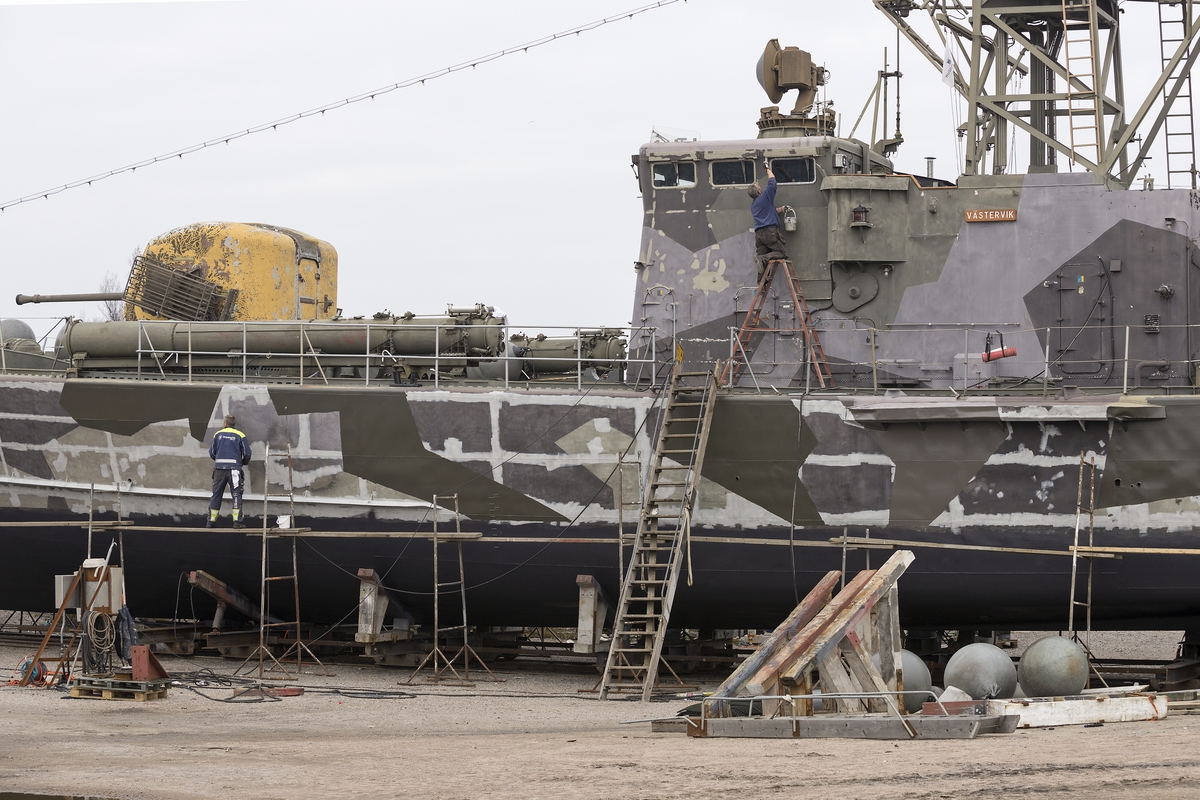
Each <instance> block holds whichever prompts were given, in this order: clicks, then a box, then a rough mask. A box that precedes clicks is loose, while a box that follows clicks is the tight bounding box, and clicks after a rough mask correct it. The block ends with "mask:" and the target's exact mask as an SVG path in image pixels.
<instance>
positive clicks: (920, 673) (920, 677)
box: [871, 650, 933, 714]
mask: <svg viewBox="0 0 1200 800" xmlns="http://www.w3.org/2000/svg"><path fill="white" fill-rule="evenodd" d="M871 662H872V663H873V664H874V665H875V669H879V655H878V654H876V655H873V656H871ZM900 669H902V670H903V671H904V691H906V692H915V691H924V692H928V691H929V690H930V688H932V686H933V678H932V677H931V676H930V674H929V667H927V666H925V662H924V661H922V660H921V657H920V656H919V655H917V654H916V653H910V652H909V651H907V650H901V651H900ZM932 700H933V698H932V697H931V696H929V695H928V694H906V695H904V708H905V709H906V710H907V711H908V713H910V714H915V713H917V712H918V711H920V710H921V707H922V706H924V705H925V704H926V703H928V702H931V701H932Z"/></svg>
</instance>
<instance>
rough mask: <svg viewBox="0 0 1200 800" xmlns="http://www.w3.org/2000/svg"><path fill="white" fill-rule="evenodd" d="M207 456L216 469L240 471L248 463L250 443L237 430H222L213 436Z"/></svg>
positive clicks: (244, 435)
mask: <svg viewBox="0 0 1200 800" xmlns="http://www.w3.org/2000/svg"><path fill="white" fill-rule="evenodd" d="M208 456H209V458H211V459H212V460H213V461H215V462H216V463H215V464H214V466H215V467H216V468H217V469H241V468H242V466H243V465H245V464H249V463H250V443H249V442H248V441H246V434H244V433H242V432H241V431H239V430H238V429H237V428H222V429H221V430H219V431H217V432H216V433H215V434H214V435H213V440H212V444H211V445H209V447H208Z"/></svg>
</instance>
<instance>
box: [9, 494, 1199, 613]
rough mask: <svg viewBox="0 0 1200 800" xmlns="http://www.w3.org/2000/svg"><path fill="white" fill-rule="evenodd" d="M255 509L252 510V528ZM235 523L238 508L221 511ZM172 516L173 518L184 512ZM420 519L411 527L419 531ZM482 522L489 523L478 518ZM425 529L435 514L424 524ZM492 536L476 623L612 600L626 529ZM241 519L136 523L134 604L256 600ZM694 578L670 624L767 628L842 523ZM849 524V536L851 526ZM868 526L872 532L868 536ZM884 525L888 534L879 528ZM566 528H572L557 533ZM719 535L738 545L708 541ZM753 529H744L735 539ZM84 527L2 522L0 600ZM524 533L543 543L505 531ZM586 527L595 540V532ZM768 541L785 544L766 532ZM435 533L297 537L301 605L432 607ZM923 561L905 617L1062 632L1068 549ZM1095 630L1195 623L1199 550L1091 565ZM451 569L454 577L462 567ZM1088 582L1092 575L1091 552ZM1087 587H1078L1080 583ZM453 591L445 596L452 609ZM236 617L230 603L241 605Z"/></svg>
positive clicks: (26, 604)
mask: <svg viewBox="0 0 1200 800" xmlns="http://www.w3.org/2000/svg"><path fill="white" fill-rule="evenodd" d="M4 516H5V520H6V521H17V520H21V521H42V520H47V521H48V520H50V519H52V518H54V519H61V518H62V517H61V515H60V514H54V515H53V516H50V515H49V514H48V513H47V512H41V513H39V512H19V511H17V512H14V511H12V510H9V511H8V512H7V513H6V514H5V515H4ZM255 521H256V520H255V518H251V520H250V524H251V525H253V524H254V522H255ZM137 522H138V523H139V524H142V525H154V526H159V525H171V524H173V523H172V521H171V520H170V519H169V518H162V519H153V518H148V519H140V520H137ZM223 522H224V523H225V524H228V523H227V521H225V520H223ZM299 523H300V525H301V526H306V525H312V527H314V528H319V529H320V530H322V531H331V530H338V529H339V527H340V529H342V530H354V531H379V532H384V531H402V530H405V528H404V527H403V526H402V525H399V524H397V523H392V522H388V523H383V522H376V521H371V520H339V521H331V520H320V521H311V520H304V519H301V520H300V521H299ZM176 524H177V523H176ZM409 529H411V526H410V528H409ZM472 529H473V530H480V527H479V526H474V527H473V528H472ZM422 530H423V531H425V532H428V530H429V527H428V524H426V526H425V527H423V528H422ZM482 530H483V534H484V535H483V538H482V539H481V540H476V541H468V542H466V543H464V545H463V559H464V563H465V570H466V578H467V587H468V594H467V597H468V611H469V615H470V622H471V623H472V624H474V625H487V626H493V625H496V626H498V625H506V626H517V625H526V626H534V625H547V626H572V627H573V626H574V625H575V624H576V603H577V597H578V589H577V586H576V583H575V578H576V576H577V575H582V574H590V575H594V576H595V577H596V578H597V579H598V580H599V581H600V583H601V584H602V585H603V587H604V589H605V591H606V592H607V593H608V595H609V597H610V598H612V599H613V600H614V601H615V599H616V597H617V596H618V592H619V589H620V585H619V584H620V573H619V569H618V563H617V562H618V551H617V545H616V543H615V530H614V529H612V528H611V527H608V526H591V527H588V526H584V527H577V528H572V529H570V530H569V531H566V532H565V533H564V531H563V529H562V528H560V527H556V526H552V525H537V524H529V525H516V526H507V525H485V526H483V527H482ZM254 534H255V531H254V530H253V529H252V528H251V529H248V530H247V531H246V532H233V531H229V530H224V531H213V532H209V531H204V532H198V531H188V530H179V531H169V532H163V531H138V530H132V531H129V532H127V533H126V534H125V555H126V562H127V563H126V568H127V569H126V590H127V597H128V603H129V606H130V608H131V610H132V611H133V613H134V614H135V615H136V616H139V617H158V618H173V617H183V618H190V617H198V618H201V619H204V618H209V617H211V615H212V612H213V610H214V607H215V606H214V603H213V601H212V600H211V599H210V598H209V597H208V596H207V595H205V594H203V593H202V592H199V591H192V590H191V587H190V586H189V585H188V583H187V578H186V573H187V572H189V571H191V570H197V569H199V570H204V571H206V572H209V573H211V574H212V575H214V576H216V577H217V578H219V579H221V580H223V581H225V582H226V583H228V584H230V585H231V586H234V587H235V588H237V589H239V590H241V591H242V592H244V593H245V594H247V595H249V596H251V597H253V598H255V599H256V600H257V598H258V595H259V579H260V562H261V558H260V556H261V547H262V540H261V538H260V537H259V536H256V535H254ZM694 535H695V537H696V538H697V541H694V542H693V544H692V548H691V552H692V557H693V563H692V575H693V581H692V585H690V586H689V585H688V584H687V569H686V565H685V566H684V571H683V574H682V576H681V579H680V583H679V590H678V593H677V595H676V601H675V605H674V608H673V612H672V626H673V627H680V628H701V629H712V628H772V627H774V626H775V625H776V624H778V622H779V621H780V620H782V619H783V618H784V617H785V616H786V615H787V614H788V613H789V612H790V611H791V609H792V608H793V607H794V606H795V604H796V601H797V598H798V597H803V596H804V594H805V593H806V592H807V591H808V590H809V589H810V588H811V587H812V586H813V585H814V584H815V583H816V582H817V581H818V580H819V579H820V578H821V577H822V576H823V575H824V574H825V573H826V572H828V571H829V570H837V569H840V568H841V565H842V551H841V548H840V547H837V546H810V543H812V544H823V543H824V544H827V543H828V542H829V539H830V537H836V536H840V535H841V529H807V530H798V531H796V534H795V539H794V542H795V544H794V546H789V545H788V536H789V533H788V531H787V530H786V529H781V530H759V531H751V532H747V533H743V532H734V531H706V530H696V531H695V532H694ZM851 535H854V533H853V532H852V534H851ZM859 535H861V533H860V534H859ZM875 535H876V536H878V535H880V534H879V533H878V532H876V533H875ZM885 535H886V536H887V537H888V538H891V539H903V540H911V541H921V542H944V543H954V544H959V545H961V544H968V545H976V546H992V547H995V546H999V547H1017V548H1031V549H1042V550H1066V548H1067V546H1068V545H1069V538H1070V533H1069V532H1061V531H1054V532H1046V531H1037V530H1029V529H1017V530H1012V529H1007V530H1003V531H984V530H969V531H966V532H964V533H962V534H960V535H955V534H951V533H949V532H945V533H942V532H936V533H931V532H927V531H922V532H903V531H892V530H888V531H887V532H886V534H885ZM558 536H566V537H570V539H572V540H573V541H570V542H560V541H555V537H558ZM705 536H714V537H716V536H720V537H722V538H728V539H731V540H732V541H730V542H728V543H727V542H705V541H703V538H704V537H705ZM742 536H744V537H745V540H744V541H737V539H738V538H741V537H742ZM86 537H87V534H86V530H85V529H83V528H80V527H16V526H14V527H3V528H0V548H2V552H3V553H4V557H3V559H0V608H3V609H11V610H30V611H45V610H48V609H51V608H53V605H54V595H53V580H52V579H53V576H54V575H56V574H67V573H71V572H73V571H75V570H76V569H78V567H79V564H80V562H81V561H82V559H83V557H84V551H85V549H86ZM516 537H520V538H522V539H532V540H536V541H521V542H512V541H499V540H502V539H510V538H516ZM113 538H114V535H113V534H111V533H103V532H97V533H95V534H94V543H93V554H94V555H100V556H102V555H103V554H104V552H105V551H106V550H107V547H108V544H109V542H110V541H111V540H112V539H113ZM580 539H585V540H586V539H597V540H606V541H597V542H595V543H590V542H583V543H580V542H579V541H578V540H580ZM764 540H771V541H773V542H775V543H774V544H764V543H761V542H763V541H764ZM1097 544H1099V545H1122V544H1124V545H1130V546H1138V547H1197V546H1200V536H1197V535H1196V534H1192V533H1183V534H1180V533H1171V534H1161V535H1154V534H1150V535H1144V536H1137V537H1136V540H1133V537H1132V536H1131V535H1128V534H1126V535H1112V534H1104V535H1101V534H1100V533H1098V534H1097ZM431 551H432V546H431V543H430V542H429V541H428V540H424V539H404V538H361V537H360V538H322V537H310V538H306V539H301V540H300V541H299V544H298V558H299V574H300V593H301V611H302V617H303V619H304V620H306V621H311V622H323V623H329V622H337V621H340V620H345V621H349V622H353V621H354V620H355V615H356V612H357V604H358V586H359V584H358V579H357V577H356V573H357V571H358V570H359V569H360V568H364V567H366V568H372V569H374V570H376V571H377V572H378V573H379V574H380V575H381V576H384V583H385V585H386V586H388V587H389V588H391V589H392V590H394V592H395V595H394V596H396V597H398V598H400V599H401V600H402V602H403V603H404V605H405V606H406V607H407V608H408V609H409V610H410V611H411V612H412V613H413V614H414V615H415V616H416V618H417V620H418V622H422V621H428V620H429V618H430V617H431V615H432V582H433V575H432V561H431V555H432V552H431ZM914 552H915V553H916V556H917V558H916V561H915V562H914V564H913V565H912V566H911V567H910V568H909V570H908V572H907V573H906V574H905V576H904V577H903V578H902V579H901V581H900V617H901V622H902V624H903V625H904V626H905V627H909V628H936V629H982V630H989V629H996V630H1013V629H1027V628H1034V629H1037V628H1043V629H1051V630H1054V629H1061V628H1063V627H1065V625H1066V615H1067V607H1068V594H1069V590H1070V578H1071V560H1070V558H1067V557H1063V556H1047V555H1029V554H1015V553H994V552H980V551H964V550H945V549H935V548H930V547H920V548H914ZM888 553H889V551H887V550H870V551H867V550H850V551H849V552H848V554H847V560H846V569H847V571H848V572H849V573H853V572H856V571H858V570H861V569H863V568H865V567H866V566H867V565H868V561H869V563H870V564H871V565H872V566H876V567H877V566H879V565H880V564H882V563H883V561H884V560H886V558H887V557H888ZM291 558H292V550H291V544H290V540H287V539H280V540H272V542H271V567H270V569H271V572H272V574H287V573H290V571H291ZM441 559H442V569H443V575H442V579H443V580H451V579H454V578H457V557H456V554H455V549H454V546H453V545H449V544H443V545H442V551H441ZM1094 570H1095V573H1094V588H1093V591H1094V612H1093V626H1094V627H1096V628H1110V629H1131V628H1158V629H1181V628H1193V627H1197V626H1196V622H1197V621H1200V560H1198V559H1197V558H1195V557H1189V556H1169V555H1130V556H1126V557H1124V558H1121V559H1097V560H1095V562H1094ZM452 572H453V573H454V574H453V575H452V574H451V573H452ZM1079 574H1080V580H1081V581H1082V580H1083V579H1084V576H1086V574H1087V562H1086V561H1081V566H1080V572H1079ZM1081 592H1082V589H1081ZM458 605H459V603H458V598H457V596H456V595H455V596H445V595H444V601H443V608H448V609H450V611H448V612H447V613H451V614H453V615H456V614H457V609H458ZM269 606H270V608H271V609H272V610H273V611H275V612H276V614H277V615H279V616H281V617H284V618H291V617H292V616H293V614H292V606H293V601H292V589H291V585H290V584H287V583H277V584H275V585H274V597H273V598H272V600H271V601H270V603H269ZM232 617H233V614H232V613H231V618H232Z"/></svg>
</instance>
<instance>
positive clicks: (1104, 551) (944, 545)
mask: <svg viewBox="0 0 1200 800" xmlns="http://www.w3.org/2000/svg"><path fill="white" fill-rule="evenodd" d="M843 541H845V542H846V543H847V544H849V545H852V546H854V547H855V548H858V547H876V548H886V547H924V548H928V549H930V550H968V551H971V552H979V553H1023V554H1025V555H1031V556H1066V557H1067V558H1070V557H1071V556H1072V555H1074V553H1073V552H1071V550H1070V549H1067V550H1038V549H1034V548H1029V547H992V546H990V545H982V544H951V543H948V542H918V541H913V540H911V539H876V538H874V537H872V538H870V539H868V538H866V537H865V536H848V537H846V538H845V539H843V538H842V537H841V536H839V537H837V538H835V539H830V540H829V546H830V547H841V546H842V542H843ZM784 544H787V541H786V540H785V541H784ZM797 544H799V542H797ZM1089 549H1093V550H1094V552H1091V553H1089V554H1088V555H1090V556H1091V557H1092V558H1116V557H1117V555H1118V553H1117V552H1116V551H1122V552H1135V551H1133V550H1129V551H1126V550H1125V548H1121V547H1097V548H1089ZM1147 549H1153V548H1147ZM1153 552H1156V553H1161V552H1163V550H1162V549H1153Z"/></svg>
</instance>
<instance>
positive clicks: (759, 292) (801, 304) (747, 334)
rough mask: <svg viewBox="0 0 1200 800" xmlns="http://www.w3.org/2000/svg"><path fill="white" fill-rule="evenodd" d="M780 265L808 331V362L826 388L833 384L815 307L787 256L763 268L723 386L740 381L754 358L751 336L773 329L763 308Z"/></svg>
mask: <svg viewBox="0 0 1200 800" xmlns="http://www.w3.org/2000/svg"><path fill="white" fill-rule="evenodd" d="M780 265H782V266H783V273H784V275H785V276H786V277H785V281H786V282H787V287H788V291H789V292H790V293H791V295H792V303H794V305H793V306H792V307H793V308H794V309H795V310H796V320H797V322H799V323H800V330H801V331H802V332H803V334H804V346H805V349H806V350H807V351H808V362H809V363H810V364H811V365H812V367H813V368H814V369H815V371H816V373H817V382H818V383H819V384H820V385H821V388H822V389H828V388H830V387H832V386H833V375H832V374H831V373H830V371H829V364H828V362H827V361H826V359H825V348H824V347H822V346H821V336H820V334H818V333H817V329H816V326H815V325H814V324H813V317H812V311H810V310H809V308H808V301H807V300H805V299H804V289H803V287H801V286H800V281H799V280H798V279H797V278H796V270H795V268H794V267H793V266H792V262H791V261H787V260H784V259H771V260H770V261H768V262H767V266H766V268H765V269H764V270H763V274H762V277H761V278H759V281H758V288H757V289H755V291H754V299H753V300H751V301H750V310H749V311H747V312H746V316H745V318H744V319H743V320H742V326H741V328H739V329H738V333H737V341H736V346H735V347H734V350H733V352H732V353H730V354H729V361H728V363H726V365H725V371H724V372H723V373H722V374H721V385H722V386H732V385H734V384H736V383H737V379H738V376H739V375H740V374H741V371H742V367H743V366H744V365H745V364H747V363H748V362H749V360H750V357H749V355H748V354H747V348H748V347H749V346H750V340H751V338H752V337H753V336H754V334H755V332H757V331H761V330H770V328H768V327H767V326H766V325H764V324H763V321H762V314H763V308H764V307H765V306H766V304H767V291H768V290H769V289H770V288H771V284H772V282H773V281H774V280H775V273H776V272H777V271H778V269H779V267H780Z"/></svg>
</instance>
